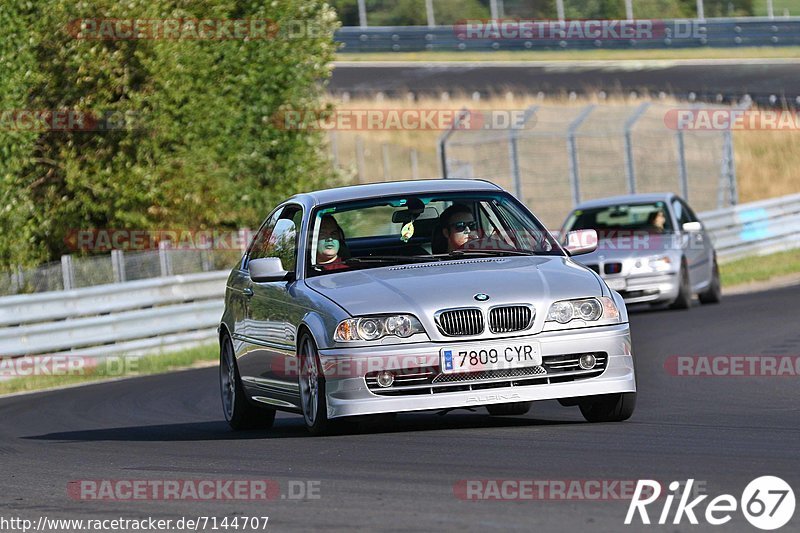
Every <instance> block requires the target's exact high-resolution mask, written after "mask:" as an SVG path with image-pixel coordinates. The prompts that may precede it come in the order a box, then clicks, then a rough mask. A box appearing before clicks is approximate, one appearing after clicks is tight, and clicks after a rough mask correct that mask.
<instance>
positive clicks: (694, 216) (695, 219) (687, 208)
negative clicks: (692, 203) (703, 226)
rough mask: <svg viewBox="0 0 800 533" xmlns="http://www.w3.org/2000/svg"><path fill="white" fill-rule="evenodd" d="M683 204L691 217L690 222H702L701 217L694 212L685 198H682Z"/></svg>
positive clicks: (684, 209) (687, 214)
mask: <svg viewBox="0 0 800 533" xmlns="http://www.w3.org/2000/svg"><path fill="white" fill-rule="evenodd" d="M681 206H683V212H684V213H686V216H687V217H688V218H689V222H700V219H699V218H697V215H695V214H694V211H692V208H691V207H689V206H688V205H687V204H686V202H684V201H683V200H681Z"/></svg>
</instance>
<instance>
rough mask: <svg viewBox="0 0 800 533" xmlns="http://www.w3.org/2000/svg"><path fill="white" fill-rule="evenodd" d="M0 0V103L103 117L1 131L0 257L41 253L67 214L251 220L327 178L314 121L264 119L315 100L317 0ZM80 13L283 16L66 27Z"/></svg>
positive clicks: (54, 245) (328, 49) (326, 71)
mask: <svg viewBox="0 0 800 533" xmlns="http://www.w3.org/2000/svg"><path fill="white" fill-rule="evenodd" d="M4 3H5V5H4V6H3V7H0V23H2V26H0V28H2V29H0V32H2V35H0V62H1V63H0V64H2V69H3V75H2V76H0V102H1V103H2V107H0V109H37V110H45V109H71V110H80V111H83V112H89V113H92V114H95V115H108V114H113V116H114V117H116V119H115V123H116V124H117V125H118V127H115V128H113V129H110V130H106V131H72V132H65V131H52V130H51V131H40V132H19V131H0V154H2V161H0V176H2V178H3V181H2V183H1V184H0V196H2V198H3V206H5V211H3V213H2V215H0V217H2V218H0V222H2V227H3V230H4V231H3V232H1V234H0V265H2V266H9V265H13V264H20V263H23V264H30V263H34V262H38V261H40V260H42V259H46V258H56V257H57V256H58V255H60V254H61V253H64V252H65V251H66V249H65V248H66V245H65V243H64V236H65V234H66V232H67V231H69V230H70V229H73V228H91V227H104V228H123V227H124V228H137V229H148V228H180V227H191V228H196V229H204V228H207V227H214V228H237V227H241V226H248V227H257V225H258V224H259V223H260V222H261V220H262V219H263V218H264V216H265V215H266V213H267V212H268V210H269V209H270V208H271V207H272V206H273V205H275V204H276V203H277V202H278V201H280V200H282V199H283V198H285V197H286V196H288V195H290V194H292V193H294V192H299V191H302V190H309V189H312V188H317V187H320V186H321V185H322V184H324V183H327V182H329V181H330V180H331V179H333V178H334V176H332V175H331V172H332V171H331V170H330V165H329V164H328V161H327V156H326V155H325V151H324V149H323V144H322V143H323V138H322V136H321V135H320V134H318V133H309V132H308V131H287V130H285V129H281V128H279V127H278V126H277V125H276V123H275V121H274V120H273V117H274V116H276V115H277V113H278V112H279V110H280V109H281V108H283V107H286V106H290V107H292V108H293V109H300V110H302V109H317V108H319V105H320V96H321V91H322V89H323V83H324V81H325V80H326V79H327V78H328V77H329V75H330V67H329V63H330V61H331V60H332V59H333V57H334V52H335V45H334V43H333V31H334V30H335V28H336V27H337V26H338V22H337V20H336V15H335V13H334V11H333V10H332V9H331V8H330V7H329V6H327V5H326V4H325V3H323V2H320V1H317V0H289V1H281V2H263V1H255V0H217V1H202V2H200V1H189V0H130V1H127V2H124V3H123V2H118V1H117V0H94V1H92V2H81V1H75V0H39V1H37V2H28V1H25V0H4ZM84 18H91V19H97V18H103V19H179V18H185V19H223V20H224V19H269V20H271V21H275V22H276V23H277V27H278V28H281V29H282V30H284V31H279V33H278V35H277V36H275V37H274V38H267V39H253V40H246V39H230V40H164V39H131V40H91V39H76V38H75V37H74V32H75V28H74V27H70V22H71V21H74V20H76V19H84ZM290 26H291V27H293V28H295V30H294V31H292V32H291V34H289V33H288V32H287V31H286V28H289V27H290ZM301 27H302V28H305V29H310V30H311V31H300V29H299V28H301ZM6 72H9V73H10V76H6ZM31 73H35V74H31ZM9 206H10V207H9ZM34 206H35V208H34Z"/></svg>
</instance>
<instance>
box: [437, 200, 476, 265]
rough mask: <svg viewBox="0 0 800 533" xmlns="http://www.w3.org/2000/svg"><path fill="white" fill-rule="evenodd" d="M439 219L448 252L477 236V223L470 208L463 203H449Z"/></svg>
mask: <svg viewBox="0 0 800 533" xmlns="http://www.w3.org/2000/svg"><path fill="white" fill-rule="evenodd" d="M439 220H440V223H441V231H442V235H444V238H445V239H446V240H447V252H448V253H449V252H452V251H453V250H457V249H459V248H461V247H462V246H464V245H465V244H466V243H467V242H469V241H471V240H474V239H477V238H478V234H477V229H478V223H477V222H476V221H475V217H474V216H473V214H472V210H471V209H470V208H469V207H467V206H466V205H464V204H453V205H451V206H450V207H448V208H447V209H445V210H444V211H443V212H442V214H441V216H440V217H439Z"/></svg>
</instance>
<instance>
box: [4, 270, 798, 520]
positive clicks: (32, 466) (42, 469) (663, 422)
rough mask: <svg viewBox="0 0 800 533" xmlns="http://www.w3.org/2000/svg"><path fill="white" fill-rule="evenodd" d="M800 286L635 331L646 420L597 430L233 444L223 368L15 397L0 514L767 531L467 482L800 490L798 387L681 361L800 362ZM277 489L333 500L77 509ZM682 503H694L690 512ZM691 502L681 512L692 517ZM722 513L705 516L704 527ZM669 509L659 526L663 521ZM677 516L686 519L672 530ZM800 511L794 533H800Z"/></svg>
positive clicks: (407, 427)
mask: <svg viewBox="0 0 800 533" xmlns="http://www.w3.org/2000/svg"><path fill="white" fill-rule="evenodd" d="M798 299H800V287H797V286H796V287H792V288H788V289H781V290H776V291H772V292H763V293H755V294H747V295H739V296H730V297H727V298H726V299H724V300H723V303H722V304H721V305H718V306H708V307H707V306H703V307H700V306H698V305H697V304H696V305H695V307H694V308H693V309H692V310H691V311H688V312H681V311H659V310H656V311H650V310H647V311H643V312H640V313H636V314H634V315H633V316H632V330H633V335H634V350H635V356H636V361H637V371H638V380H639V389H640V390H639V403H638V407H637V410H636V413H635V414H634V416H633V418H632V419H631V420H629V421H628V422H624V423H616V424H594V425H593V424H589V423H584V422H583V421H582V418H581V416H580V413H579V412H578V410H577V408H563V407H560V406H559V405H558V404H557V403H556V402H545V403H539V404H534V408H533V409H532V410H531V412H530V413H529V414H528V415H526V416H524V417H508V418H491V417H489V416H488V415H487V414H486V413H485V411H484V410H483V409H480V410H479V411H480V412H475V413H469V412H466V411H456V412H452V413H449V414H447V415H444V416H438V415H437V414H433V413H422V414H406V415H401V416H399V417H398V418H397V420H396V422H395V423H394V425H387V424H386V423H385V422H383V423H376V422H373V423H372V424H366V425H362V426H361V427H360V429H358V430H357V432H356V433H351V434H344V435H338V436H332V437H324V438H312V437H309V436H308V435H307V434H306V431H305V428H304V427H303V423H302V420H301V419H300V418H299V417H296V416H280V417H279V419H278V420H277V422H276V427H275V428H274V429H273V430H272V431H270V432H259V431H255V432H245V433H232V432H230V431H229V430H228V429H227V426H226V424H225V423H224V422H223V420H222V412H221V406H220V400H219V393H218V384H217V371H216V369H214V368H205V369H199V370H192V371H186V372H180V373H175V374H171V375H162V376H153V377H145V378H139V379H133V380H127V381H119V382H112V383H105V384H98V385H92V386H87V387H82V388H77V389H72V390H62V391H53V392H46V393H39V394H36V395H30V396H17V397H10V398H5V399H3V400H0V420H2V424H0V461H1V463H0V464H1V465H2V479H3V487H2V492H0V516H3V517H6V518H8V517H14V516H19V517H32V518H34V519H36V518H38V517H39V516H47V517H50V518H53V517H58V518H81V517H82V518H116V517H125V518H136V517H147V516H154V517H161V518H172V519H176V518H179V517H181V516H218V517H222V516H226V515H227V516H230V515H234V514H238V515H257V516H269V517H270V526H271V527H270V528H269V530H270V531H290V530H291V531H294V530H296V531H307V530H309V529H311V528H312V527H321V528H324V529H325V530H349V529H353V528H360V529H369V530H401V529H418V530H433V529H448V530H460V531H468V530H469V531H539V532H551V531H552V532H563V531H607V532H619V531H647V530H653V531H687V530H691V531H711V530H714V531H755V529H753V528H752V526H750V524H748V523H747V521H746V520H745V518H744V517H743V515H742V514H741V513H740V512H739V511H737V512H736V513H734V514H733V519H732V520H731V522H729V523H728V524H726V525H725V526H720V527H712V526H709V525H700V526H690V525H688V524H687V522H686V520H685V519H684V521H683V523H682V524H680V525H679V526H672V525H669V526H649V527H648V526H643V525H642V524H638V525H636V526H629V527H626V526H624V525H623V520H624V517H625V513H626V511H627V503H626V502H625V501H591V502H590V501H580V500H573V501H491V500H490V501H463V500H460V499H457V498H456V497H455V496H454V490H453V487H454V484H455V483H456V482H458V480H465V479H539V480H594V479H597V480H609V479H610V480H636V479H640V478H653V479H658V480H662V481H665V482H669V481H672V480H680V481H684V480H686V479H687V478H694V479H696V480H700V481H702V482H703V483H705V492H706V493H707V494H709V495H710V497H709V498H708V499H707V500H706V503H707V501H708V500H710V499H711V497H714V496H717V495H720V494H723V493H727V494H732V495H733V496H734V497H736V498H737V499H738V498H740V497H741V493H742V490H743V489H744V487H745V486H746V485H747V483H748V482H749V481H750V480H752V479H754V478H756V477H759V476H762V475H768V474H772V475H777V476H780V477H782V478H783V479H785V480H786V481H787V482H788V483H789V484H790V485H792V486H793V487H794V489H795V492H797V491H798V488H800V454H798V443H800V407H798V406H799V405H800V388H798V377H797V376H794V377H758V378H753V377H685V376H684V377H678V376H673V375H670V374H668V373H667V372H666V371H665V368H664V363H665V360H666V358H667V357H668V356H670V355H721V354H738V355H745V354H773V355H780V354H791V355H795V354H800V328H798V326H797V324H798V322H797V320H798V319H797V311H796V309H797V306H796V302H797V301H798ZM187 478H188V479H209V478H210V479H241V478H247V479H250V478H268V479H273V480H277V481H278V482H279V483H280V486H281V491H282V492H283V495H284V496H286V493H287V487H288V484H289V482H290V481H311V480H315V481H319V482H320V484H319V496H320V497H319V499H302V500H290V499H280V498H277V499H275V500H272V501H269V502H258V503H253V502H242V501H217V502H202V503H198V502H191V501H133V502H132V501H124V502H108V501H75V500H73V499H70V498H69V497H68V495H67V484H68V483H69V482H70V481H75V480H80V479H117V480H119V479H187ZM676 502H677V498H676ZM674 507H675V506H674V505H673V510H674ZM704 509H705V504H701V507H700V512H701V513H703V512H704ZM660 510H661V506H660V504H659V507H658V508H657V509H655V510H653V511H652V512H651V518H652V519H653V520H656V519H657V517H658V515H659V514H660ZM671 518H672V515H670V520H671ZM798 524H800V513H798V512H797V511H796V512H795V516H794V519H793V521H792V522H791V523H789V524H788V525H787V526H785V527H784V528H783V529H782V530H781V531H797V530H798V529H800V527H798Z"/></svg>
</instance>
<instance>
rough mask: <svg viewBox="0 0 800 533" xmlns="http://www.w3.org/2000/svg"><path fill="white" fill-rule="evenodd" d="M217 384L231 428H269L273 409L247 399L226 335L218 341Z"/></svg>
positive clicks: (272, 422) (226, 418)
mask: <svg viewBox="0 0 800 533" xmlns="http://www.w3.org/2000/svg"><path fill="white" fill-rule="evenodd" d="M219 385H220V393H221V396H222V411H223V412H224V413H225V420H227V422H228V425H229V426H230V427H231V429H233V430H237V431H238V430H243V429H269V428H271V427H272V425H273V424H274V423H275V409H269V408H267V407H257V406H255V405H253V404H251V403H250V401H249V400H248V399H247V396H246V395H245V392H244V387H242V378H241V376H240V375H239V368H238V366H237V365H236V357H235V356H234V354H233V344H231V340H230V338H228V336H227V335H225V336H223V337H222V340H221V341H220V350H219Z"/></svg>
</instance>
